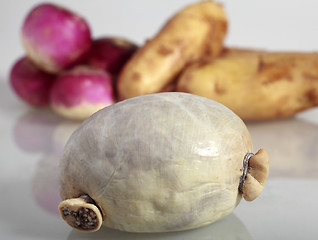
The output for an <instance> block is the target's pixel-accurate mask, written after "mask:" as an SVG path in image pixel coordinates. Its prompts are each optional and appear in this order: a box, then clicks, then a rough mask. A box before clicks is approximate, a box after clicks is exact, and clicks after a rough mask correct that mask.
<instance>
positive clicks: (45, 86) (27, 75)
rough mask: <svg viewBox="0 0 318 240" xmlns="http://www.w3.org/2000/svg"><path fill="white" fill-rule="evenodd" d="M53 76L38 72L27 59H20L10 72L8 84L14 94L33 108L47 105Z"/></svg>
mask: <svg viewBox="0 0 318 240" xmlns="http://www.w3.org/2000/svg"><path fill="white" fill-rule="evenodd" d="M54 78H55V76H54V75H52V74H48V73H46V72H43V71H42V70H40V69H39V68H38V67H37V66H35V65H34V64H33V63H32V62H31V61H30V60H29V59H28V58H26V57H22V58H20V59H19V60H18V61H17V62H16V63H15V64H14V65H13V67H12V69H11V72H10V84H11V87H12V89H13V90H14V92H15V93H16V94H17V95H18V96H19V97H20V98H21V99H22V100H23V101H24V102H26V103H28V104H29V105H31V106H34V107H45V106H48V105H49V92H50V89H51V86H52V84H53V81H54Z"/></svg>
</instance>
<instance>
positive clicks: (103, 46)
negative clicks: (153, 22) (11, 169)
mask: <svg viewBox="0 0 318 240" xmlns="http://www.w3.org/2000/svg"><path fill="white" fill-rule="evenodd" d="M21 38H22V43H23V46H24V49H25V52H26V54H25V56H23V57H21V58H20V59H19V60H18V61H17V62H16V63H15V64H14V65H13V67H12V69H11V73H10V84H11V86H12V88H13V90H14V92H15V93H16V94H17V95H18V96H19V97H20V98H21V99H22V100H23V101H24V102H26V103H28V104H29V105H31V106H33V107H45V106H50V107H52V109H53V110H54V111H55V112H56V113H58V114H59V115H61V116H64V117H67V118H70V119H77V120H83V119H86V118H88V117H89V116H90V115H91V114H93V113H94V112H96V111H97V110H99V109H101V108H103V107H106V106H108V105H111V104H113V103H114V102H115V101H116V94H115V85H114V84H115V82H116V78H117V75H118V73H119V72H120V70H121V68H122V66H123V65H124V64H125V63H126V61H127V60H128V59H129V58H130V57H131V55H132V54H133V53H134V52H135V51H136V49H137V46H136V45H135V44H134V43H132V42H130V41H129V40H126V39H123V38H116V37H113V36H106V37H101V38H97V39H93V38H92V36H91V29H90V26H89V24H88V22H87V21H86V20H85V19H84V18H83V17H81V16H79V15H78V14H77V13H75V12H72V11H70V10H68V9H65V8H62V7H60V6H57V5H54V4H51V3H44V4H40V5H38V6H36V7H35V8H33V9H32V10H31V11H30V12H29V13H28V15H27V16H26V18H25V20H24V22H23V25H22V31H21Z"/></svg>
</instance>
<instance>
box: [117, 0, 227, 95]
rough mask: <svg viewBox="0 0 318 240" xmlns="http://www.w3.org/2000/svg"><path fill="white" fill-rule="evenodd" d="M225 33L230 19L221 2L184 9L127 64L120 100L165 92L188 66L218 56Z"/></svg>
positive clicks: (120, 80) (196, 4)
mask: <svg viewBox="0 0 318 240" xmlns="http://www.w3.org/2000/svg"><path fill="white" fill-rule="evenodd" d="M226 31H227V17H226V14H225V12H224V10H223V7H222V5H220V4H218V3H215V2H213V1H202V2H198V3H194V4H191V5H189V6H187V7H185V8H183V9H181V10H180V11H179V12H177V13H176V14H175V15H174V16H173V17H172V18H171V19H170V20H168V21H167V23H166V24H165V25H164V27H163V28H162V29H161V30H160V31H159V33H158V34H157V35H156V36H155V37H154V38H153V39H151V40H148V41H146V43H145V45H144V46H142V47H140V48H139V49H138V50H137V52H136V53H135V54H134V55H133V56H132V58H131V59H130V60H129V61H128V62H127V64H125V66H124V68H123V70H122V71H121V73H120V74H119V77H118V86H117V91H118V96H119V99H121V100H123V99H126V98H131V97H135V96H139V95H144V94H150V93H157V92H162V91H164V89H167V87H166V86H167V85H170V84H171V83H172V82H173V81H174V80H175V78H176V76H177V75H178V74H179V73H180V71H181V70H182V69H183V68H184V67H185V66H186V65H187V64H189V63H191V62H193V61H195V60H198V59H201V58H204V57H214V56H217V55H218V54H219V53H220V51H221V50H222V49H223V40H224V38H225V34H226Z"/></svg>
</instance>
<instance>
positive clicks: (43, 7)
mask: <svg viewBox="0 0 318 240" xmlns="http://www.w3.org/2000/svg"><path fill="white" fill-rule="evenodd" d="M22 42H23V45H24V48H25V50H26V52H27V55H28V56H29V57H30V58H31V59H32V61H34V62H35V63H36V64H37V65H38V66H40V67H41V68H42V69H44V70H45V71H48V72H53V73H56V72H59V71H61V70H63V69H66V68H69V67H70V66H72V65H74V64H75V63H78V62H79V61H81V60H83V58H84V56H85V55H86V54H87V52H88V51H89V49H90V47H91V42H92V40H91V33H90V29H89V26H88V23H87V22H86V20H85V19H83V18H82V17H80V16H78V15H77V14H76V13H74V12H71V11H69V10H67V9H64V8H62V7H59V6H56V5H54V4H50V3H43V4H40V5H38V6H36V7H35V8H34V9H32V10H31V11H30V13H29V14H28V15H27V17H26V19H25V21H24V23H23V26H22Z"/></svg>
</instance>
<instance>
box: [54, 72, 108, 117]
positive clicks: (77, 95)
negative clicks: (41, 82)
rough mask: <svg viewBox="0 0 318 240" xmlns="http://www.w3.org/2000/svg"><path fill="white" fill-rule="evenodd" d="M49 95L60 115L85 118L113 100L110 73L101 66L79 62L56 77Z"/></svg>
mask: <svg viewBox="0 0 318 240" xmlns="http://www.w3.org/2000/svg"><path fill="white" fill-rule="evenodd" d="M50 99H51V106H52V108H53V110H54V111H55V112H57V113H58V114H60V115H61V116H64V117H66V118H69V119H74V120H84V119H86V118H88V117H89V116H90V115H92V114H93V113H94V112H96V111H98V110H100V109H101V108H104V107H106V106H108V105H111V104H113V103H114V90H113V86H112V77H111V76H110V75H109V74H108V73H106V72H105V71H103V70H101V69H96V68H92V67H89V66H78V67H76V68H74V69H72V70H69V71H67V72H65V73H63V74H61V75H60V76H59V77H58V78H57V79H56V81H55V83H54V84H53V86H52V89H51V93H50Z"/></svg>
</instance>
